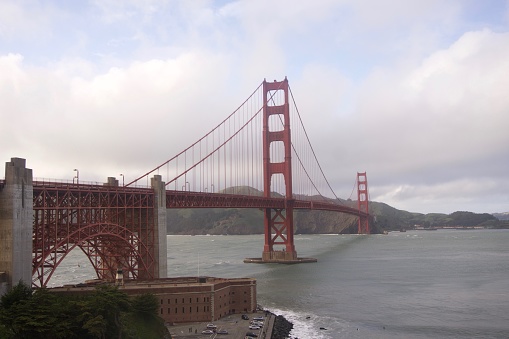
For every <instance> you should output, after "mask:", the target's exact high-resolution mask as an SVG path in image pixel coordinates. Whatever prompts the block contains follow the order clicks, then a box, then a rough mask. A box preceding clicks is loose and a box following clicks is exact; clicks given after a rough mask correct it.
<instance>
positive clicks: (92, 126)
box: [0, 0, 509, 213]
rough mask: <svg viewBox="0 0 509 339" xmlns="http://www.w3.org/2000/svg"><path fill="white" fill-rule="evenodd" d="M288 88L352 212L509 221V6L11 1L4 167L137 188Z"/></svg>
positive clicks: (334, 0)
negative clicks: (132, 183) (359, 200)
mask: <svg viewBox="0 0 509 339" xmlns="http://www.w3.org/2000/svg"><path fill="white" fill-rule="evenodd" d="M285 76H287V77H288V79H289V81H290V86H291V88H292V92H293V94H294V96H295V98H296V100H297V103H298V107H299V111H300V112H301V115H302V118H303V120H304V123H305V125H306V129H307V131H308V134H309V137H310V139H311V141H312V143H313V147H314V148H315V150H316V151H317V153H318V157H319V159H320V161H321V163H322V167H323V169H324V171H325V173H326V175H327V177H328V179H329V181H330V182H331V184H332V185H333V187H334V188H335V189H336V194H337V195H338V196H340V197H345V198H347V197H348V196H349V195H350V193H351V189H352V185H353V183H354V181H355V174H356V172H358V171H367V173H368V182H369V188H370V199H371V200H376V201H381V202H385V203H387V204H389V205H391V206H393V207H395V208H398V209H403V210H408V211H412V212H422V213H430V212H441V213H451V212H454V211H458V210H468V211H473V212H489V213H491V212H506V211H509V1H506V0H483V1H478V0H413V1H408V0H380V1H371V0H319V1H299V0H281V1H275V0H270V1H269V0H257V1H244V0H239V1H225V0H218V1H206V0H203V1H201V0H197V1H192V0H190V1H172V0H168V1H163V0H158V1H156V0H131V1H120V0H96V1H51V0H49V1H36V0H34V1H10V0H0V145H1V147H0V161H1V162H2V163H5V162H7V161H9V160H10V158H11V157H22V158H26V159H27V166H28V167H29V168H32V169H33V170H34V177H36V178H57V179H69V180H72V177H73V175H74V174H75V173H74V172H73V169H74V168H79V170H80V178H81V180H85V181H87V180H88V181H103V180H104V179H105V178H106V177H107V176H118V174H119V173H125V175H126V180H128V179H133V178H135V177H137V176H138V175H141V174H143V173H144V172H146V171H147V170H150V169H151V168H153V167H155V166H156V165H158V164H160V163H162V162H164V161H165V160H167V159H169V158H170V157H171V156H173V155H174V154H176V153H177V152H179V151H181V150H182V149H184V148H185V147H187V146H188V145H190V144H191V143H192V142H194V141H196V140H197V139H198V138H200V137H201V136H202V135H204V134H205V133H206V132H208V131H209V130H210V129H211V128H212V127H213V126H215V125H216V124H217V123H219V122H220V121H222V120H223V119H224V118H225V117H226V116H227V115H228V114H230V113H231V112H232V111H233V110H234V109H235V108H236V107H238V105H240V104H241V103H242V101H243V100H245V99H246V98H247V96H248V95H249V94H250V93H251V92H252V91H253V90H254V89H255V88H256V87H257V86H258V85H259V84H260V83H261V82H262V81H263V79H264V78H266V79H267V80H274V79H278V80H282V79H283V78H284V77H285ZM3 175H4V165H2V166H1V170H0V177H3Z"/></svg>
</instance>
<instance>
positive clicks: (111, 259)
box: [32, 223, 154, 287]
mask: <svg viewBox="0 0 509 339" xmlns="http://www.w3.org/2000/svg"><path fill="white" fill-rule="evenodd" d="M76 247H78V248H80V249H81V250H82V252H83V253H84V254H85V255H86V256H87V258H88V260H89V261H90V263H91V264H92V266H93V267H94V270H95V272H96V274H97V277H98V278H99V279H106V280H113V279H114V278H115V274H116V272H117V269H118V268H122V269H123V272H124V276H125V277H127V278H131V279H136V278H138V277H139V272H150V271H151V270H150V267H149V265H150V263H153V262H154V258H153V257H152V255H151V254H148V256H149V257H146V253H150V251H148V249H147V245H146V244H145V243H144V242H143V241H142V239H140V237H139V236H138V235H137V234H136V233H135V232H132V231H131V230H129V229H128V228H126V227H124V226H121V225H118V224H114V223H96V224H90V225H86V226H81V227H78V228H76V229H74V230H72V231H70V232H69V233H68V234H67V235H64V236H63V237H61V239H60V240H59V241H57V242H56V243H55V244H54V246H48V247H47V249H46V250H45V251H44V252H43V253H42V254H41V255H39V256H38V255H37V254H36V255H35V257H34V259H33V269H32V278H33V280H32V284H33V285H34V286H37V287H45V286H46V285H47V284H48V281H49V280H50V278H51V277H52V275H53V274H54V273H55V271H56V269H57V267H58V266H59V265H60V264H61V263H62V261H63V260H64V259H65V257H66V256H67V255H68V254H69V253H70V252H71V251H72V250H73V249H75V248H76Z"/></svg>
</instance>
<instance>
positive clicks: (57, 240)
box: [32, 182, 157, 287]
mask: <svg viewBox="0 0 509 339" xmlns="http://www.w3.org/2000/svg"><path fill="white" fill-rule="evenodd" d="M33 187H34V188H33V190H34V204H33V208H34V227H33V230H34V234H33V261H32V284H33V285H34V286H36V287H44V286H46V285H47V284H48V281H49V279H50V278H51V276H52V275H53V273H54V272H55V270H56V268H57V267H58V265H59V264H60V263H61V262H62V260H63V259H64V258H65V257H66V255H67V254H68V253H69V252H71V251H72V250H73V249H74V248H76V247H78V248H80V249H81V250H82V251H83V252H84V253H85V255H86V256H87V257H88V259H89V260H90V263H91V264H92V266H93V267H94V269H95V271H96V273H97V277H98V278H99V279H107V280H113V279H115V274H116V271H117V269H118V268H122V269H123V272H124V276H125V277H126V278H133V279H135V278H153V277H154V272H155V267H156V265H157V262H156V260H155V257H154V249H155V248H156V244H155V231H154V230H155V226H154V192H153V191H152V190H151V189H140V188H125V187H118V186H101V185H78V184H72V185H71V184H62V183H45V182H34V186H33Z"/></svg>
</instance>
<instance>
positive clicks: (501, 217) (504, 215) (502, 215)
mask: <svg viewBox="0 0 509 339" xmlns="http://www.w3.org/2000/svg"><path fill="white" fill-rule="evenodd" d="M492 214H493V216H494V217H495V218H497V219H498V220H509V212H504V213H492Z"/></svg>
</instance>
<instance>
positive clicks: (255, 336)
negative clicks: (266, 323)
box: [246, 332, 258, 338]
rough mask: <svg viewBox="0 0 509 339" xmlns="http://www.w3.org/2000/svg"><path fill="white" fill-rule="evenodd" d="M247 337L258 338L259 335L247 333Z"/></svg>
mask: <svg viewBox="0 0 509 339" xmlns="http://www.w3.org/2000/svg"><path fill="white" fill-rule="evenodd" d="M246 337H253V338H257V337H258V334H256V333H253V332H247V333H246Z"/></svg>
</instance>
